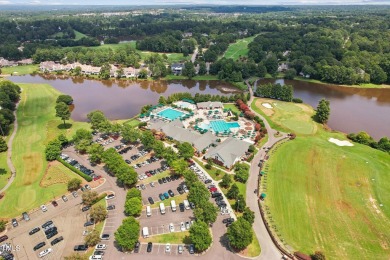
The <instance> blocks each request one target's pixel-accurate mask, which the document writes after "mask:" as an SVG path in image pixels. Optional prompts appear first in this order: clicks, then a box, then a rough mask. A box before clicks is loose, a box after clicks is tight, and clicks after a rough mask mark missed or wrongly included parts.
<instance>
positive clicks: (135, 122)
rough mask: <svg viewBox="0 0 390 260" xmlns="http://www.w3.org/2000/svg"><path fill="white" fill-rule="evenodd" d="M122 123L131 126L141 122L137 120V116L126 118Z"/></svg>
mask: <svg viewBox="0 0 390 260" xmlns="http://www.w3.org/2000/svg"><path fill="white" fill-rule="evenodd" d="M123 123H124V124H128V125H130V126H132V127H137V126H138V125H139V124H141V121H139V120H138V119H137V118H132V119H130V120H127V121H125V122H123Z"/></svg>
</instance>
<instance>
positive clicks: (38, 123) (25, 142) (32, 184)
mask: <svg viewBox="0 0 390 260" xmlns="http://www.w3.org/2000/svg"><path fill="white" fill-rule="evenodd" d="M19 85H20V86H21V88H22V89H23V91H22V94H21V102H20V105H19V107H18V111H17V120H18V123H19V128H18V131H17V134H16V136H15V139H14V143H13V153H12V160H13V163H14V165H15V168H16V178H15V181H14V182H13V183H12V185H11V187H10V188H9V189H8V190H7V191H6V196H5V197H4V198H3V199H2V200H1V201H0V216H1V217H2V218H10V217H14V216H16V215H19V214H21V212H23V211H29V210H31V209H33V208H35V207H38V206H39V205H41V204H44V203H46V202H47V201H49V200H51V199H53V198H54V197H57V196H59V195H62V194H63V193H65V192H66V184H64V183H57V184H52V185H50V186H48V187H46V188H42V187H41V186H40V183H41V180H42V178H43V176H44V174H45V172H46V169H47V165H48V163H47V162H46V160H45V156H44V150H45V145H46V144H47V143H48V142H49V141H50V140H51V139H52V138H54V137H56V136H57V135H58V134H59V133H64V134H67V135H68V136H70V135H72V134H73V133H74V131H75V129H77V128H79V127H81V126H83V125H84V124H79V123H75V122H72V123H73V127H72V128H71V129H59V128H58V125H60V122H61V121H60V120H57V119H56V118H55V117H54V115H55V111H54V104H55V100H56V98H57V96H58V95H59V92H58V91H57V90H55V89H54V88H52V87H51V86H50V85H46V84H19ZM55 122H56V123H55ZM55 133H56V134H55ZM72 174H73V173H72ZM73 176H76V175H73ZM73 176H72V177H73Z"/></svg>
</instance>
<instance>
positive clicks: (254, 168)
mask: <svg viewBox="0 0 390 260" xmlns="http://www.w3.org/2000/svg"><path fill="white" fill-rule="evenodd" d="M246 84H247V85H248V89H249V93H250V94H251V98H250V100H249V101H248V102H249V103H248V104H249V107H250V104H252V102H253V101H254V96H253V90H252V87H251V86H250V84H249V83H248V82H246ZM253 112H254V113H255V114H256V115H257V116H259V117H260V118H261V119H262V120H263V121H264V125H265V128H266V129H267V132H268V141H267V143H265V145H264V146H263V147H271V146H273V145H274V144H275V143H276V142H278V141H280V140H281V139H284V138H286V137H287V134H285V133H281V134H282V135H281V136H280V137H275V134H276V130H274V129H272V128H271V126H270V125H269V123H268V122H267V120H266V119H265V118H264V117H263V116H261V115H260V114H258V113H256V112H255V111H253ZM263 147H262V148H260V151H259V152H258V153H257V154H256V156H255V157H254V158H253V160H252V164H251V167H250V171H249V179H248V181H247V187H246V204H247V206H248V207H249V208H250V209H251V210H252V211H254V212H255V223H254V224H253V229H254V231H255V234H256V236H257V239H258V240H259V243H260V247H261V254H260V256H259V257H258V258H257V259H267V260H268V259H281V257H282V254H281V253H280V252H279V250H278V249H277V248H276V246H275V244H274V243H273V241H272V240H271V237H270V235H269V234H268V231H267V229H266V227H265V225H264V222H263V221H262V217H261V215H260V209H259V206H258V195H257V192H255V190H256V189H258V176H259V170H260V168H259V166H258V163H259V161H260V160H261V159H264V157H265V156H266V152H265V150H264V149H263Z"/></svg>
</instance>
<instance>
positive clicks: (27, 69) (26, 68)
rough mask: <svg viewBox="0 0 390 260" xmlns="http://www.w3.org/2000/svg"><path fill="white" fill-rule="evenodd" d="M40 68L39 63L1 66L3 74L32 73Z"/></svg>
mask: <svg viewBox="0 0 390 260" xmlns="http://www.w3.org/2000/svg"><path fill="white" fill-rule="evenodd" d="M38 70H39V65H38V64H31V65H22V66H15V67H3V68H1V71H2V74H3V75H12V74H13V75H26V74H31V73H33V72H34V71H38Z"/></svg>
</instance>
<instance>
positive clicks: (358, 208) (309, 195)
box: [262, 106, 390, 259]
mask: <svg viewBox="0 0 390 260" xmlns="http://www.w3.org/2000/svg"><path fill="white" fill-rule="evenodd" d="M281 107H282V108H283V109H286V107H285V106H281ZM280 111H287V110H280ZM280 113H281V116H280V117H279V118H281V119H283V118H284V117H283V112H280ZM291 113H292V112H286V114H291ZM295 113H296V114H298V115H299V114H302V113H301V111H296V112H295ZM294 118H298V119H299V120H302V118H300V117H299V116H295V117H294V116H293V117H292V119H294ZM275 120H276V122H274V123H275V124H279V125H283V124H284V123H283V121H278V119H277V118H276V119H275ZM299 120H298V121H299ZM307 120H310V119H307ZM302 122H303V121H302ZM313 124H314V123H313ZM330 137H333V138H337V139H340V140H345V139H346V138H345V136H344V135H343V134H340V133H329V132H325V131H324V130H322V128H321V127H320V126H319V125H317V132H316V133H315V134H312V135H302V134H299V133H298V136H297V138H296V139H295V140H293V141H288V142H286V143H284V144H282V145H280V146H278V147H277V149H276V151H272V152H271V154H270V160H269V161H268V163H267V164H266V166H265V167H266V172H267V176H268V177H267V183H266V190H262V192H265V193H266V194H267V198H266V200H265V204H266V205H267V206H268V207H269V211H270V212H271V216H272V219H273V225H276V228H277V233H278V234H279V235H280V238H282V239H284V240H285V241H286V243H287V244H288V245H289V246H290V247H292V248H293V249H294V250H298V251H302V252H304V253H307V254H311V253H313V252H314V251H315V250H321V251H323V252H324V253H325V255H326V257H327V258H329V259H388V257H389V249H388V248H389V241H390V232H389V230H390V221H389V218H390V207H389V206H388V205H390V189H389V188H388V187H390V175H389V174H390V155H389V154H386V153H384V152H381V151H378V150H375V149H372V148H370V147H368V146H364V145H360V144H356V143H355V144H354V146H353V147H339V146H337V145H335V144H333V143H330V142H329V141H328V139H329V138H330ZM380 204H383V205H384V206H383V207H380Z"/></svg>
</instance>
